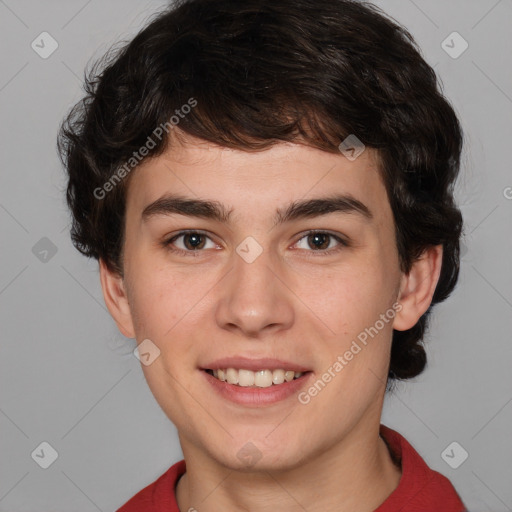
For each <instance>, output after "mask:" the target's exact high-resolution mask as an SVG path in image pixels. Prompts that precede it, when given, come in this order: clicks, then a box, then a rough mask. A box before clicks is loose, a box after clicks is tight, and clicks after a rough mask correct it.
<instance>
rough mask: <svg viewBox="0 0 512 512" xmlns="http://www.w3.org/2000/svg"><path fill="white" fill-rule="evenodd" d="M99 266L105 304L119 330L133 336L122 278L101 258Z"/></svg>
mask: <svg viewBox="0 0 512 512" xmlns="http://www.w3.org/2000/svg"><path fill="white" fill-rule="evenodd" d="M99 266H100V281H101V288H102V290H103V298H104V300H105V304H106V306H107V308H108V310H109V312H110V314H111V315H112V318H113V319H114V321H115V322H116V324H117V328H118V329H119V331H120V332H121V333H122V334H123V335H124V336H126V337H127V338H135V330H134V328H133V321H132V314H131V310H130V305H129V302H128V297H127V295H126V288H125V284H124V281H123V278H122V277H121V276H120V275H119V274H118V273H116V272H114V271H113V270H110V269H109V268H108V267H107V265H106V264H105V262H104V261H103V260H102V259H100V260H99Z"/></svg>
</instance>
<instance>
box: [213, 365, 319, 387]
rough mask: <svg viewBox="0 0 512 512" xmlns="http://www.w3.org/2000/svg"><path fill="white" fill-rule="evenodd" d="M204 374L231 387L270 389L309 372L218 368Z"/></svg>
mask: <svg viewBox="0 0 512 512" xmlns="http://www.w3.org/2000/svg"><path fill="white" fill-rule="evenodd" d="M203 371H205V372H206V373H208V374H209V375H211V376H212V377H214V378H215V379H217V380H219V381H220V382H227V383H228V384H232V385H233V386H238V387H243V388H270V387H276V386H280V385H282V384H285V383H287V382H292V381H293V380H297V379H300V378H301V377H303V376H304V375H306V374H309V373H311V372H310V371H294V370H285V369H280V368H278V369H274V370H270V369H262V370H257V371H252V370H248V369H244V368H240V369H238V368H222V369H221V368H219V369H215V370H212V369H203Z"/></svg>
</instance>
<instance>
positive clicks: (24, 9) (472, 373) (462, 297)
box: [0, 0, 512, 512]
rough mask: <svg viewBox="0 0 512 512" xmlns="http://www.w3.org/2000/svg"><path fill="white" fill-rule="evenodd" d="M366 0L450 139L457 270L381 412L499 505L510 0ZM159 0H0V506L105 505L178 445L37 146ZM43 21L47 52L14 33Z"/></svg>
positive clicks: (465, 489)
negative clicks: (397, 42)
mask: <svg viewBox="0 0 512 512" xmlns="http://www.w3.org/2000/svg"><path fill="white" fill-rule="evenodd" d="M376 3H377V4H378V5H380V6H381V7H383V8H384V10H385V11H387V12H388V13H389V14H391V15H392V16H393V17H395V18H396V19H397V20H398V21H400V22H401V23H403V24H404V25H405V26H406V27H408V28H409V30H410V31H411V32H412V34H413V35H414V36H415V37H416V39H417V41H418V43H419V45H420V47H421V48H422V49H423V51H424V54H425V58H426V59H427V61H428V62H429V63H431V64H432V65H435V69H436V71H437V72H438V73H439V75H440V77H441V79H442V82H443V84H444V89H445V92H446V94H447V96H448V97H449V98H450V99H451V101H452V102H453V104H454V106H455V108H456V110H457V112H458V113H459V115H460V117H461V121H462V124H463V127H464V129H465V133H466V142H467V144H466V148H465V153H464V165H463V169H462V176H461V179H460V180H459V183H458V188H457V198H458V201H459V203H460V206H461V208H462V211H463V215H464V218H465V222H466V228H465V229H466V235H465V241H464V249H463V259H462V270H461V275H460V281H459V284H458V287H457V289H456V291H455V292H454V294H453V295H452V297H450V298H449V299H448V300H447V301H446V303H444V304H442V305H440V306H438V307H437V310H435V313H434V316H433V319H432V324H431V325H432V326H431V330H430V334H429V336H428V342H427V350H428V357H429V362H430V365H429V367H428V369H427V370H426V371H425V373H424V374H422V375H421V376H420V377H418V378H416V379H415V380H414V381H412V382H410V383H407V384H402V385H400V386H399V388H398V390H397V391H396V393H395V394H394V395H393V396H389V397H388V398H387V401H386V404H385V410H384V414H383V423H385V424H387V425H388V426H390V427H392V428H396V429H397V430H399V431H400V432H401V433H402V434H403V435H405V436H406V438H407V439H408V440H409V441H410V442H411V443H412V444H413V445H414V446H415V447H416V449H417V450H418V451H419V452H420V453H421V454H422V456H423V457H424V458H425V460H426V461H427V463H428V464H429V465H430V466H431V467H432V468H434V469H436V470H438V471H440V472H441V473H443V474H445V475H446V476H447V477H449V478H450V479H451V481H452V482H453V484H454V485H455V487H456V488H457V489H458V491H459V492H460V494H461V496H462V498H463V499H464V500H465V502H466V504H467V505H468V506H469V508H470V510H471V511H475V512H476V511H484V510H485V511H489V510H492V511H495V512H501V511H505V510H510V509H511V508H512V486H511V485H510V483H511V480H512V471H511V469H510V460H512V442H511V441H510V431H511V423H512V422H511V420H512V403H511V402H512V379H511V377H510V362H511V356H512V343H510V332H511V327H512V320H511V319H512V268H511V266H512V264H511V257H510V254H511V252H512V236H511V234H512V233H511V224H512V223H511V218H512V199H511V198H512V188H510V187H512V173H511V171H510V156H509V155H510V147H511V145H512V129H511V125H510V123H509V120H510V118H511V114H512V65H511V64H512V62H511V49H512V48H511V47H512V45H511V42H512V35H511V32H512V31H511V28H512V2H511V0H500V1H497V0H478V1H477V0H472V1H467V0H466V1H464V0H449V1H446V0H435V1H427V0H414V1H412V0H402V1H398V0H382V1H379V2H376ZM163 5H164V2H162V1H156V0H155V1H152V2H148V3H143V2H137V1H135V0H129V1H127V0H123V1H121V0H114V1H109V2H105V1H104V2H100V1H99V0H89V1H84V0H73V1H66V2H65V1H60V2H59V1H56V0H54V1H40V2H36V1H34V0H5V1H2V0H0V34H1V36H0V37H1V38H2V39H1V41H2V51H1V53H0V59H1V61H0V64H1V65H0V69H1V74H0V108H1V112H2V117H1V119H2V122H1V125H0V130H1V133H0V145H1V146H0V147H1V152H0V167H1V173H0V180H1V182H0V224H1V229H2V231H1V233H2V234H1V237H0V247H1V263H2V264H1V266H0V314H1V319H0V320H1V324H0V325H1V329H2V331H1V333H2V338H1V343H2V354H1V359H0V365H1V372H0V431H1V433H2V435H1V438H0V448H1V457H0V460H1V467H0V511H16V512H21V511H49V510H52V511H67V512H72V511H84V512H85V511H95V510H100V511H109V510H114V509H116V508H117V507H119V506H120V505H121V504H122V503H123V502H124V501H125V500H126V499H128V498H129V497H131V496H132V495H133V494H134V493H135V492H136V491H138V490H140V489H141V488H142V487H144V486H145V485H147V484H149V483H150V482H151V481H153V480H154V479H155V478H157V477H158V476H159V475H160V474H161V473H163V472H164V471H165V470H166V469H167V468H168V467H169V466H170V465H171V464H172V463H173V462H175V461H177V460H178V459H180V458H181V457H182V454H181V451H180V448H179V444H178V441H177V436H176V431H175V428H174V427H173V425H172V424H171V423H170V422H169V421H168V420H167V418H166V417H165V415H164V414H163V412H162V411H161V410H160V408H159V406H158V405H157V403H156V402H155V400H154V398H153V396H152V395H151V393H150V391H149V390H148V387H147V385H146V383H145V381H144V378H143V374H142V371H141V369H140V363H139V362H138V360H137V359H136V358H135V357H134V356H133V354H132V350H133V348H134V347H135V342H134V340H126V339H124V338H123V337H122V335H120V334H119V333H118V332H117V330H116V327H115V325H114V323H113V321H112V320H111V318H110V316H109V314H108V313H107V311H106V309H105V306H104V302H103V299H102V295H101V290H100V284H99V279H98V272H97V264H96V262H95V261H87V260H86V259H85V258H84V257H82V256H81V255H80V254H78V253H77V252H76V251H75V250H74V248H73V247H72V245H71V243H70V240H69V235H68V224H69V217H68V213H67V211H66V207H65V203H64V197H63V187H64V178H63V173H62V170H61V168H60V164H59V161H58V159H57V155H56V151H55V137H56V131H57V127H58V123H59V121H60V120H61V119H62V117H63V116H64V115H65V113H66V112H67V110H68V109H69V107H70V106H71V105H72V104H73V103H74V102H75V101H77V100H78V99H79V98H80V97H81V90H80V87H81V77H82V76H83V69H84V67H85V65H86V64H87V62H88V61H89V60H90V59H91V58H95V57H99V56H100V55H101V54H102V53H103V52H104V51H105V50H106V49H107V48H108V47H109V46H110V45H111V44H112V43H114V42H115V41H117V40H119V39H128V38H129V37H130V36H132V35H133V34H135V32H136V31H137V30H138V29H139V28H140V27H141V26H142V24H143V23H144V22H145V20H146V19H147V17H148V16H150V15H151V14H152V13H153V12H154V11H155V10H156V9H158V8H159V7H161V6H163ZM43 31H47V32H49V33H50V34H51V36H52V37H53V38H54V39H55V40H56V41H57V42H58V45H59V47H58V49H57V50H56V51H55V52H54V53H53V54H52V55H51V56H50V57H49V58H47V59H42V58H41V57H40V56H39V55H38V54H37V53H36V52H35V51H34V50H33V49H32V48H31V42H32V41H33V40H35V39H36V37H37V36H38V35H39V34H40V33H41V32H43ZM453 31H457V32H459V33H460V34H461V35H462V37H463V38H464V39H465V40H467V42H468V43H469V48H468V49H467V50H466V51H465V52H464V53H463V54H462V55H461V56H460V57H458V58H456V59H454V58H452V57H450V56H449V55H448V54H447V53H446V52H445V50H444V49H443V48H442V46H441V43H442V41H443V40H445V38H446V37H447V36H448V35H449V34H451V33H452V32H453ZM449 41H450V40H449ZM449 44H450V45H451V46H454V48H455V50H457V49H458V48H460V45H459V42H457V41H455V42H454V43H451V42H449ZM44 237H46V238H47V239H49V240H50V241H51V244H50V243H49V242H48V240H43V241H40V240H41V239H42V238H44ZM34 246H35V249H33V248H34ZM53 246H55V247H53ZM52 249H53V251H52ZM55 249H56V251H57V252H56V253H55V254H53V252H55ZM44 251H47V252H46V253H45V252H44ZM43 441H46V442H48V443H50V445H51V446H53V447H54V449H55V450H56V451H57V452H58V458H57V460H56V461H55V462H54V463H53V464H52V465H51V466H50V467H49V468H48V469H42V468H41V467H39V465H38V464H36V462H35V461H34V460H33V458H32V457H31V453H32V452H33V451H34V449H36V448H37V447H38V446H39V444H40V443H41V442H43ZM453 441H457V442H458V443H459V444H460V445H461V446H462V447H463V448H464V449H465V450H466V451H467V452H468V453H469V457H468V459H467V460H466V461H465V462H464V463H463V464H462V465H460V467H458V469H452V468H451V467H450V466H449V465H448V464H447V463H446V462H445V461H444V460H443V458H442V457H441V453H442V452H443V450H444V449H445V448H446V447H447V446H448V445H449V444H450V443H452V442H453ZM457 450H459V451H457ZM47 453H48V452H47ZM453 453H454V454H455V458H457V457H459V456H460V449H459V448H457V449H456V451H455V452H453Z"/></svg>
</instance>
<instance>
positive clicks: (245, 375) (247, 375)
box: [235, 370, 254, 387]
mask: <svg viewBox="0 0 512 512" xmlns="http://www.w3.org/2000/svg"><path fill="white" fill-rule="evenodd" d="M235 371H236V370H235ZM238 385H239V386H243V387H247V386H254V372H251V370H238Z"/></svg>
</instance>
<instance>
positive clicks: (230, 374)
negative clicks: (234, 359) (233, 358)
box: [226, 368, 238, 384]
mask: <svg viewBox="0 0 512 512" xmlns="http://www.w3.org/2000/svg"><path fill="white" fill-rule="evenodd" d="M226 380H227V381H228V382H229V384H238V372H237V371H236V370H235V369H234V368H228V369H227V370H226Z"/></svg>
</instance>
